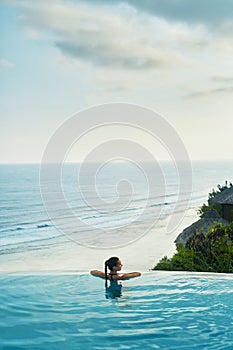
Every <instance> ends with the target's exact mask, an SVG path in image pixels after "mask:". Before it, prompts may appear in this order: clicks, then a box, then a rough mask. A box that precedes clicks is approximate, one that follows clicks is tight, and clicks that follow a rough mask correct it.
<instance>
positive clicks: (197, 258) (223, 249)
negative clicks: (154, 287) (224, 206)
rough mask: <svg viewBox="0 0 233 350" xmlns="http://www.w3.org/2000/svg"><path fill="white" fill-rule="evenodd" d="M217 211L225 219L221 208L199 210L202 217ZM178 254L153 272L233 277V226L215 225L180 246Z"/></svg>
mask: <svg viewBox="0 0 233 350" xmlns="http://www.w3.org/2000/svg"><path fill="white" fill-rule="evenodd" d="M231 186H232V183H229V184H228V182H227V181H226V182H225V185H223V186H221V185H218V186H217V190H214V189H213V190H212V191H211V192H210V193H209V199H211V198H213V197H215V196H216V195H217V194H219V193H220V192H222V191H224V190H225V189H227V188H230V187H231ZM210 209H215V210H217V211H218V213H219V214H220V215H221V206H220V205H219V204H210V203H209V201H208V204H203V205H202V207H201V208H200V209H199V214H200V216H201V217H203V216H205V214H206V213H207V212H208V211H209V210H210ZM176 250H177V252H176V253H175V254H174V255H173V257H172V258H170V259H169V258H168V257H167V256H165V257H163V258H162V259H161V260H160V261H159V262H158V264H157V265H156V266H155V267H154V268H153V270H171V271H199V272H201V271H203V272H204V271H205V272H223V273H233V222H231V223H230V224H229V225H227V226H223V225H222V224H221V223H215V224H214V225H213V226H212V227H211V228H210V230H209V231H208V232H202V231H200V232H198V231H197V232H196V234H195V235H193V236H192V237H190V238H189V240H188V241H187V242H186V244H185V245H183V244H181V243H177V244H176Z"/></svg>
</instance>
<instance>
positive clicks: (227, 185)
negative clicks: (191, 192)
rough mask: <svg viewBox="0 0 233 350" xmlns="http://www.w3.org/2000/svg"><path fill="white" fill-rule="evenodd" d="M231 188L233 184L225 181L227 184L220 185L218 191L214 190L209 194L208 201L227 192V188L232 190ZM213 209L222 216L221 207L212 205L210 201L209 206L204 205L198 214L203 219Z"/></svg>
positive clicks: (215, 204)
mask: <svg viewBox="0 0 233 350" xmlns="http://www.w3.org/2000/svg"><path fill="white" fill-rule="evenodd" d="M231 186H232V183H231V182H229V183H228V181H225V184H224V185H218V186H217V189H216V190H215V189H212V191H211V192H210V193H209V196H208V199H211V198H213V197H215V196H216V195H217V194H219V193H221V192H222V191H224V190H226V189H227V188H230V187H231ZM211 209H215V210H216V211H217V212H218V213H219V215H221V205H220V204H218V203H213V204H210V203H209V201H208V204H205V203H204V204H203V205H202V206H201V208H200V209H199V210H198V213H199V215H200V217H201V218H202V217H204V216H205V214H206V213H207V212H208V211H209V210H211Z"/></svg>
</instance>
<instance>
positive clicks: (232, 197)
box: [208, 186, 233, 205]
mask: <svg viewBox="0 0 233 350" xmlns="http://www.w3.org/2000/svg"><path fill="white" fill-rule="evenodd" d="M208 202H209V204H214V203H219V204H232V205H233V186H231V187H229V188H226V189H225V190H224V191H222V192H220V193H218V194H216V196H214V197H213V198H210V199H209V201H208Z"/></svg>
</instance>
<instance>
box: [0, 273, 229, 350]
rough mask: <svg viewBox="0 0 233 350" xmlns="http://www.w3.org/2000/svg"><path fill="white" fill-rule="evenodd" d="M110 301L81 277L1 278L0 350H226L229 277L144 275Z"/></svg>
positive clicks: (95, 283)
mask: <svg viewBox="0 0 233 350" xmlns="http://www.w3.org/2000/svg"><path fill="white" fill-rule="evenodd" d="M122 285H123V287H122V292H121V295H120V296H118V297H114V296H113V295H112V296H111V295H109V294H108V295H107V296H106V294H105V289H104V281H103V280H100V279H98V278H94V277H92V276H90V275H87V274H65V273H64V274H52V273H51V274H46V275H45V274H43V275H39V274H34V275H14V274H12V275H1V277H0V298H1V304H0V338H1V341H0V349H2V350H5V349H15V350H19V349H31V350H34V349H54V350H60V349H62V350H64V349H71V350H72V349H77V350H82V349H85V350H88V349H106V350H107V349H108V350H111V349H143V350H144V349H145V350H146V349H172V350H174V349H218V350H220V349H224V350H225V349H229V350H230V349H233V335H232V334H233V306H232V301H233V278H232V277H231V276H224V275H216V276H215V275H208V274H185V273H169V272H159V271H158V272H151V273H145V274H143V276H142V277H141V278H138V279H134V280H130V281H124V282H123V283H122Z"/></svg>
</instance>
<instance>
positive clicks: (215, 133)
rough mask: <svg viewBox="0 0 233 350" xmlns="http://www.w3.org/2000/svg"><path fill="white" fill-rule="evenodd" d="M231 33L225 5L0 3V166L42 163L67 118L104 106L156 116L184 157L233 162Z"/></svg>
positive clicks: (194, 1) (135, 0) (137, 0)
mask: <svg viewBox="0 0 233 350" xmlns="http://www.w3.org/2000/svg"><path fill="white" fill-rule="evenodd" d="M232 33H233V1H232V0H205V1H203V0H202V1H200V0H189V1H187V0H144V1H141V0H128V1H125V0H122V1H118V0H115V1H113V0H112V1H111V0H83V1H78V0H73V1H66V0H59V1H58V0H53V1H45V0H40V1H29V0H24V1H21V0H17V1H10V0H9V1H1V2H0V116H1V128H0V149H1V152H0V162H1V163H21V162H22V163H38V162H40V161H41V159H42V156H43V153H44V151H45V149H46V146H47V144H48V142H49V140H50V138H51V136H52V135H53V134H54V132H55V131H56V130H57V128H59V127H60V126H61V125H62V124H63V123H64V122H65V121H66V120H67V119H68V118H70V117H71V116H73V115H74V114H75V113H77V112H79V111H81V110H84V109H86V108H90V107H92V106H95V105H100V104H104V103H111V102H125V103H132V104H137V105H140V106H144V107H146V108H149V109H152V110H154V111H156V112H158V113H159V114H160V115H162V116H163V118H165V119H166V121H167V122H168V123H169V124H170V125H171V126H172V127H173V128H174V130H176V132H177V133H178V134H179V136H180V138H181V140H182V141H183V143H184V145H185V147H186V149H187V152H188V154H189V157H190V158H191V160H219V159H221V160H232V148H233V147H232V146H233V141H232V140H233V138H232V127H233V118H232V117H233V59H232V57H233V34H232ZM116 131H117V130H114V128H112V129H111V130H110V129H109V130H107V131H106V129H105V130H102V133H101V130H98V135H97V134H96V135H95V134H91V145H89V146H88V142H89V141H88V139H86V140H85V138H84V139H83V140H81V144H80V147H79V149H80V150H82V151H83V152H84V151H85V149H88V147H89V149H90V148H92V147H94V144H95V141H96V142H97V139H98V142H99V143H100V142H104V140H105V138H106V137H107V138H108V139H109V138H110V139H111V138H113V137H117V136H116ZM131 131H132V134H133V133H134V131H135V130H134V131H133V130H131ZM131 131H130V130H128V129H127V132H126V133H127V134H128V135H130V133H131ZM118 132H119V130H118ZM132 137H134V136H132ZM137 139H138V140H139V139H140V141H139V142H140V143H141V144H145V145H146V146H147V147H151V148H152V151H154V152H155V153H156V152H157V154H156V156H157V157H162V158H163V157H164V159H166V158H167V155H166V152H164V150H162V149H161V147H158V145H157V146H156V145H153V144H152V143H153V142H152V143H151V144H150V145H149V141H148V139H147V136H146V135H145V134H141V135H137ZM89 140H90V137H89ZM153 147H154V148H153ZM81 153H82V152H81ZM81 153H80V154H81ZM84 153H85V152H84ZM158 153H159V154H158ZM80 154H79V151H78V149H76V151H75V152H73V154H72V152H71V155H70V157H68V159H69V160H70V161H79V160H80V159H82V156H81V155H80Z"/></svg>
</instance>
